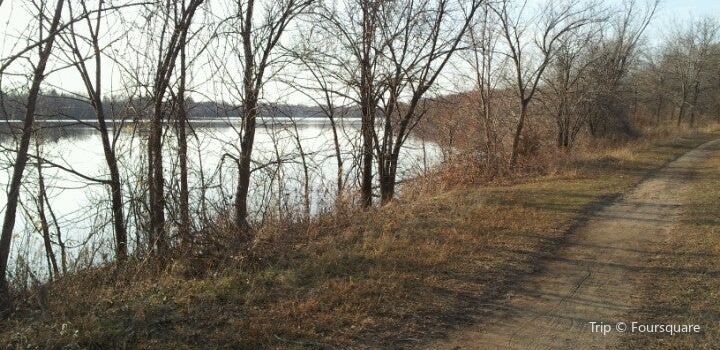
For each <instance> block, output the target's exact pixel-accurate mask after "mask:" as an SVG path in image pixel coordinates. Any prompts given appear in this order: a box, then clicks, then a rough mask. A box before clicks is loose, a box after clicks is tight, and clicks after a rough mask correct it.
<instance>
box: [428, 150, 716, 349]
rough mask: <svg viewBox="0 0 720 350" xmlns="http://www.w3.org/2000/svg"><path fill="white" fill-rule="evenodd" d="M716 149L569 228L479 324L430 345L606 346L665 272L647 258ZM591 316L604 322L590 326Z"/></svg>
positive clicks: (692, 156) (673, 225) (672, 229)
mask: <svg viewBox="0 0 720 350" xmlns="http://www.w3.org/2000/svg"><path fill="white" fill-rule="evenodd" d="M719 155H720V140H715V141H711V142H708V143H706V144H704V145H702V146H700V147H698V148H697V149H695V150H693V151H690V152H688V153H687V154H685V155H683V156H682V157H680V158H678V159H677V160H675V161H674V162H672V163H670V164H668V165H667V166H666V167H664V168H663V169H661V170H659V171H658V172H656V173H654V174H653V175H652V176H650V177H648V178H647V179H646V180H645V181H643V182H642V183H640V184H639V185H638V186H637V187H636V188H635V189H634V190H632V191H631V192H629V193H628V194H626V195H625V196H624V197H623V198H622V199H620V200H618V201H616V202H615V203H614V204H612V205H609V206H607V207H606V208H604V209H602V210H600V211H598V212H597V213H596V214H595V215H593V216H592V217H591V218H590V219H589V220H588V221H587V223H586V224H585V225H583V226H582V227H580V228H578V229H577V230H576V231H575V232H573V233H572V234H570V235H569V236H568V238H567V241H566V242H565V244H564V245H563V246H562V248H560V249H559V250H558V251H557V254H555V255H554V256H551V257H547V258H543V260H542V261H541V262H540V266H539V269H538V271H537V272H536V273H532V274H530V275H528V276H526V277H524V278H523V279H522V280H521V281H520V282H519V283H518V285H517V288H515V289H514V291H513V292H511V293H509V294H508V295H507V297H506V298H504V299H503V300H500V301H498V302H495V303H492V304H488V305H486V306H485V307H484V308H483V310H482V317H481V319H482V322H480V323H478V324H476V325H474V326H471V327H470V328H468V329H459V330H457V331H455V332H453V333H451V334H450V335H449V336H448V337H447V338H446V339H444V340H441V341H439V342H436V343H433V344H430V345H428V348H431V349H495V348H499V349H558V348H563V349H565V348H567V349H608V348H614V347H617V346H618V345H619V342H618V341H619V338H620V337H621V336H622V335H623V334H626V333H623V332H618V331H617V329H616V328H615V327H616V325H617V323H618V322H625V323H626V324H630V323H631V322H633V321H640V322H641V321H642V320H638V319H636V318H637V315H635V316H633V310H636V309H637V306H638V305H639V304H642V303H643V302H644V301H643V300H640V298H642V296H643V295H645V294H644V293H642V292H641V290H642V287H643V286H644V285H647V284H648V282H649V281H651V280H654V279H658V278H663V276H665V275H669V274H672V273H673V272H672V270H670V269H663V268H659V267H658V266H657V264H654V263H653V262H654V260H655V259H656V258H657V257H658V256H659V254H660V250H661V249H662V246H663V245H662V243H663V242H665V241H667V240H668V239H669V237H671V236H672V235H676V234H680V233H681V232H678V231H677V228H678V225H679V223H680V216H681V214H682V210H683V204H684V203H685V201H686V200H687V197H686V195H685V194H686V193H687V192H688V190H689V188H690V186H691V185H692V183H693V179H694V174H695V173H696V172H697V171H699V170H700V169H702V168H703V167H704V166H706V163H707V161H708V160H709V159H712V157H717V156H719ZM591 322H596V323H597V324H600V323H603V324H606V325H610V326H611V327H612V330H611V331H610V332H609V333H607V334H602V332H599V331H597V329H596V331H595V332H593V331H592V329H591Z"/></svg>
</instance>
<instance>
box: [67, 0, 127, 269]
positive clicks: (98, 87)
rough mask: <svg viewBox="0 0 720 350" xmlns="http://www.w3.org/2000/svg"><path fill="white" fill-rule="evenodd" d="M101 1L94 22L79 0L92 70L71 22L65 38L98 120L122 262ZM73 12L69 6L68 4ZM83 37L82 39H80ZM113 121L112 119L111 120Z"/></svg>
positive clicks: (122, 218)
mask: <svg viewBox="0 0 720 350" xmlns="http://www.w3.org/2000/svg"><path fill="white" fill-rule="evenodd" d="M103 5H104V3H103V2H98V8H97V14H96V15H95V18H94V22H93V18H92V17H91V15H90V13H89V11H88V7H87V4H86V1H84V0H83V1H80V6H81V11H82V17H84V18H85V20H86V25H87V31H88V35H87V40H88V41H89V44H90V46H91V47H92V54H93V58H94V63H95V66H94V71H91V70H90V69H89V68H88V66H87V64H86V63H85V62H86V59H85V57H84V56H83V55H82V53H81V51H80V50H81V46H80V43H79V41H78V39H79V38H83V37H84V36H81V35H78V33H76V31H75V27H74V25H70V27H69V29H70V33H69V38H67V39H65V41H66V42H67V43H68V46H69V47H70V49H71V51H72V55H73V56H74V60H73V63H74V66H75V68H76V69H77V70H78V73H79V74H80V77H81V79H82V81H83V84H84V85H85V90H86V92H87V94H88V98H89V99H90V103H91V104H92V107H93V109H94V111H95V116H96V119H97V122H98V126H97V128H98V131H99V133H100V139H101V141H102V147H103V154H104V156H105V162H106V164H107V167H108V170H109V171H110V179H109V181H108V182H107V183H108V185H109V187H110V196H111V199H112V213H113V229H114V231H115V254H116V256H117V259H118V261H120V262H123V261H124V260H125V259H126V258H127V244H128V241H127V228H126V226H125V214H124V203H123V191H122V183H121V181H120V170H119V166H118V161H117V156H116V153H115V142H116V140H117V139H118V135H119V133H120V129H119V128H116V129H114V130H113V131H112V139H113V141H111V140H110V136H111V135H110V134H111V130H110V128H109V127H108V120H107V116H106V115H105V111H106V110H107V109H106V107H105V105H104V103H103V90H102V63H103V60H102V55H103V52H102V49H101V45H100V39H99V38H100V29H101V28H100V26H101V23H102V18H103V15H104V13H103ZM69 10H70V13H71V15H72V12H73V9H72V6H70V7H69ZM81 40H82V39H81ZM111 122H112V123H114V121H111Z"/></svg>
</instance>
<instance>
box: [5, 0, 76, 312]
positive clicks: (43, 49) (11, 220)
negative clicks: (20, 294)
mask: <svg viewBox="0 0 720 350" xmlns="http://www.w3.org/2000/svg"><path fill="white" fill-rule="evenodd" d="M64 4H65V1H64V0H58V1H57V3H56V4H55V11H54V13H53V15H52V17H51V22H50V27H49V29H48V32H47V38H48V39H47V40H45V43H44V44H43V45H40V46H39V55H38V61H37V63H36V64H35V66H34V67H35V68H34V71H33V79H32V83H31V85H30V90H29V92H28V98H27V103H26V104H25V119H24V122H23V128H22V135H21V138H20V143H19V145H18V150H17V156H16V158H15V163H14V165H13V172H12V178H11V180H10V185H9V186H8V188H9V190H8V194H7V205H6V207H5V217H4V220H3V226H2V233H1V236H0V310H2V311H4V310H6V309H7V308H8V307H9V306H10V294H9V291H8V286H7V281H6V280H5V274H6V271H7V264H8V257H9V255H10V241H11V238H12V233H13V229H14V228H15V215H16V213H17V205H18V199H19V197H20V186H21V185H22V178H23V172H24V171H25V166H26V165H27V162H28V150H29V148H30V138H31V137H32V129H33V121H34V120H35V108H36V106H37V99H38V95H39V93H40V84H41V83H42V81H43V80H44V79H45V68H46V67H47V62H48V59H49V58H50V54H51V52H52V48H53V44H54V43H55V37H56V36H57V28H58V26H59V25H60V20H61V17H62V9H63V7H64ZM39 8H40V11H42V10H43V8H42V7H39ZM40 16H41V17H42V16H43V15H42V14H41V15H40ZM42 25H43V24H42V23H41V26H42Z"/></svg>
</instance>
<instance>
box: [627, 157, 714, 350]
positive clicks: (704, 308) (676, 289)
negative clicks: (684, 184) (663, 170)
mask: <svg viewBox="0 0 720 350" xmlns="http://www.w3.org/2000/svg"><path fill="white" fill-rule="evenodd" d="M719 179H720V159H717V158H716V159H712V160H711V161H710V162H708V163H707V164H705V166H704V167H703V169H702V170H701V171H700V173H699V174H698V175H697V177H696V178H695V179H694V182H693V186H692V189H691V191H690V193H689V194H688V200H687V204H686V205H685V206H684V217H683V221H682V224H681V225H680V227H678V229H677V230H676V233H677V234H676V235H674V236H673V237H672V239H671V240H669V241H667V242H664V244H663V246H662V247H661V249H659V252H658V254H657V255H656V256H655V257H654V258H653V259H652V261H651V264H652V266H651V267H652V268H655V269H658V270H661V271H665V272H667V273H663V274H662V275H661V276H660V277H661V278H655V279H653V280H652V283H650V284H649V285H646V286H645V288H644V290H643V291H642V293H643V295H642V296H643V298H642V300H646V301H647V302H646V303H645V304H644V305H643V307H642V308H641V309H639V310H637V312H636V318H637V321H639V322H642V323H648V324H697V325H700V326H701V327H702V333H701V334H690V335H687V334H680V335H673V336H670V335H666V334H665V335H663V334H631V335H630V337H628V338H625V343H626V346H627V347H628V348H630V349H640V348H642V349H717V347H718V344H720V323H718V319H720V186H719V185H720V180H719Z"/></svg>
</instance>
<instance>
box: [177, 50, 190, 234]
mask: <svg viewBox="0 0 720 350" xmlns="http://www.w3.org/2000/svg"><path fill="white" fill-rule="evenodd" d="M180 45H181V48H180V85H179V87H178V94H177V99H178V120H177V132H178V135H177V138H178V140H177V142H178V157H179V158H180V160H179V162H180V239H182V244H183V245H185V246H186V247H187V246H189V244H190V242H191V241H192V237H190V189H189V187H188V164H187V134H186V130H185V127H186V124H187V109H186V105H185V83H186V79H187V75H186V74H187V63H186V57H185V40H183V41H182V42H181V43H180Z"/></svg>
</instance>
